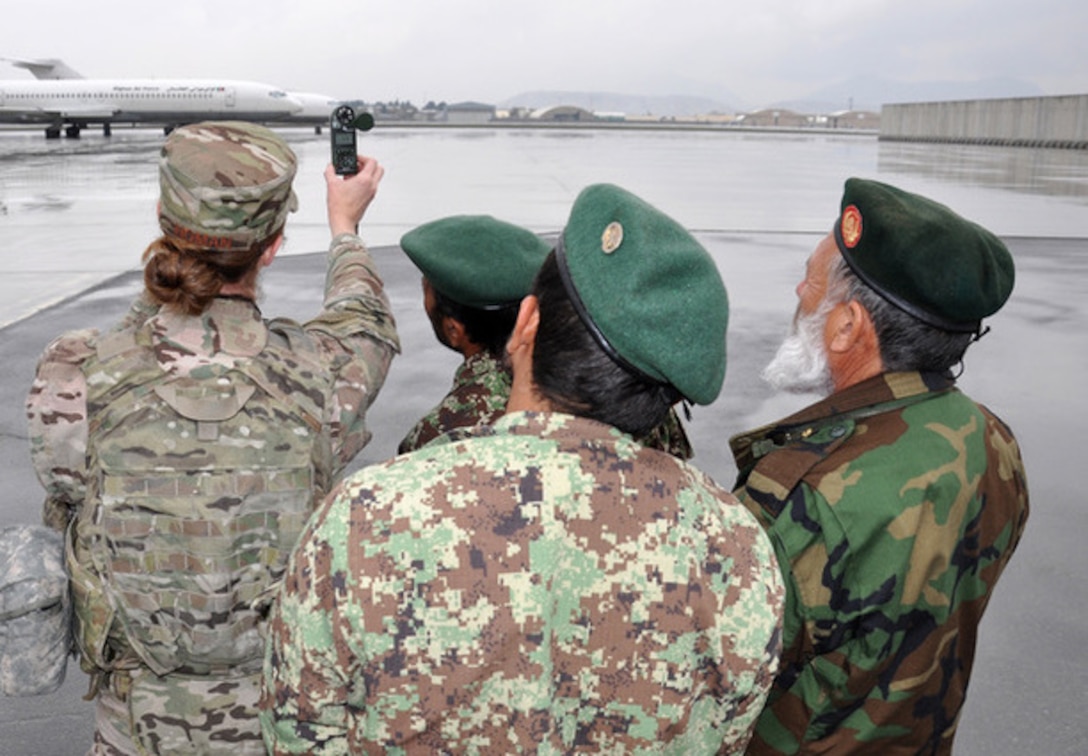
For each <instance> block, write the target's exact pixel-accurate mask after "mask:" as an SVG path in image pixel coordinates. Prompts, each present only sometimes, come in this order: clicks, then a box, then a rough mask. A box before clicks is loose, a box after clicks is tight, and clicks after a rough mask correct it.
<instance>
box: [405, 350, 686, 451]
mask: <svg viewBox="0 0 1088 756" xmlns="http://www.w3.org/2000/svg"><path fill="white" fill-rule="evenodd" d="M512 380H513V379H512V377H511V374H510V368H509V367H508V366H507V365H506V364H505V363H504V362H502V361H501V360H498V359H496V358H495V357H494V356H492V355H491V354H490V353H489V352H486V351H484V352H478V353H477V354H475V355H472V356H470V357H466V358H465V361H464V362H462V363H461V366H460V367H458V368H457V372H456V373H455V374H454V376H453V388H452V389H451V390H450V393H448V394H446V396H445V398H443V399H442V401H441V402H439V404H438V406H437V407H435V408H434V409H433V410H431V411H430V412H429V413H427V415H425V416H424V417H423V418H422V419H421V420H420V421H419V422H418V423H416V425H415V427H414V428H412V430H411V431H409V432H408V435H407V436H405V437H404V440H403V441H401V442H400V446H399V447H397V453H398V454H405V453H407V452H410V451H415V450H416V449H418V448H420V447H421V446H423V445H424V444H426V443H428V442H429V441H431V440H432V439H435V438H437V437H438V436H441V435H442V434H444V433H448V432H449V431H452V430H454V429H455V428H471V427H472V426H474V425H478V424H481V423H482V424H488V423H492V422H494V421H495V420H497V419H498V418H499V417H500V416H501V415H502V414H503V412H505V411H506V402H507V400H508V399H509V398H510V385H511V382H512ZM639 441H640V442H641V443H642V444H644V445H645V446H648V447H650V448H651V449H660V450H661V451H664V452H668V453H669V454H672V455H673V456H674V457H678V458H680V459H691V457H692V455H693V454H694V452H693V451H692V448H691V442H690V441H689V440H688V435H687V432H686V431H685V430H684V426H683V424H682V423H681V422H680V416H679V415H677V414H676V411H675V410H670V411H669V414H668V416H667V417H666V418H665V420H664V421H663V422H661V424H659V425H658V426H657V427H656V428H654V429H653V430H651V431H650V432H649V433H647V434H646V435H644V436H643V437H641V438H640V439H639Z"/></svg>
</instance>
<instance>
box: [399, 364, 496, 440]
mask: <svg viewBox="0 0 1088 756" xmlns="http://www.w3.org/2000/svg"><path fill="white" fill-rule="evenodd" d="M510 382H511V376H510V368H509V367H508V366H507V365H506V364H504V363H503V362H502V360H500V359H498V358H496V357H495V356H494V355H493V354H491V352H489V351H487V350H486V349H484V350H482V351H480V352H477V353H476V354H473V355H469V356H468V357H466V358H465V361H464V362H462V363H461V365H460V366H459V367H458V368H457V372H456V373H454V376H453V388H451V389H450V392H449V393H448V394H446V396H445V397H444V398H443V399H442V401H441V402H439V403H438V405H437V406H436V407H435V408H434V409H432V410H431V411H430V412H428V413H427V414H426V415H425V416H424V417H423V418H422V419H420V421H419V422H418V423H416V425H415V427H414V428H412V430H410V431H409V432H408V435H407V436H405V437H404V440H403V441H401V442H400V446H398V447H397V453H398V454H407V453H408V452H411V451H415V450H416V449H418V448H419V447H421V446H423V445H424V444H426V443H427V442H429V441H431V440H432V439H435V438H437V437H438V436H441V435H442V434H443V433H446V432H447V431H450V430H453V429H454V428H471V427H472V426H473V425H476V424H478V423H491V422H493V421H494V420H495V419H496V418H498V417H499V416H500V415H502V413H503V412H505V411H506V400H507V398H509V396H510Z"/></svg>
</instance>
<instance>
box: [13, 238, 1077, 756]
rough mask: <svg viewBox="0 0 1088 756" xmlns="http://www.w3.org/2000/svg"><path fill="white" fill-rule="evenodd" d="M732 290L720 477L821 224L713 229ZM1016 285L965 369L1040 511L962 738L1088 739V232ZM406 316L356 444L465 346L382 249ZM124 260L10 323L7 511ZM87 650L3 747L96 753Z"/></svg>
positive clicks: (306, 298) (1021, 267)
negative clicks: (27, 406) (42, 396)
mask: <svg viewBox="0 0 1088 756" xmlns="http://www.w3.org/2000/svg"><path fill="white" fill-rule="evenodd" d="M700 238H701V239H702V240H703V241H704V243H706V245H707V247H708V248H709V249H710V250H711V252H712V253H713V254H714V256H715V259H716V260H717V261H718V264H719V267H720V268H721V269H722V272H723V276H724V278H725V280H726V283H727V286H728V287H729V290H730V295H731V304H732V311H731V322H730V335H729V365H728V372H727V379H726V385H725V390H724V392H723V396H722V398H721V399H719V400H718V401H717V402H716V403H715V404H713V405H711V406H710V407H709V408H695V416H694V418H693V420H692V421H691V422H690V423H689V429H690V435H691V436H692V440H693V443H694V445H695V448H696V453H697V456H696V459H695V462H696V464H698V465H700V466H702V467H703V468H704V469H706V470H707V471H708V472H709V473H710V474H711V475H713V476H714V477H716V478H717V479H718V480H719V481H720V482H722V483H723V484H724V485H729V484H731V483H732V478H733V474H734V468H733V465H732V462H731V460H730V459H729V452H728V447H727V444H726V441H727V439H728V437H729V436H730V435H732V434H733V433H736V432H738V431H740V430H743V429H745V428H747V427H751V426H754V425H758V424H763V423H765V422H770V421H772V420H774V419H776V418H777V417H779V416H781V415H783V414H785V413H787V412H789V411H791V410H792V409H794V408H795V407H797V406H799V404H801V403H803V400H802V399H801V398H798V397H792V398H781V397H773V396H771V395H770V393H769V391H768V390H767V389H766V388H765V387H764V386H763V385H762V384H761V383H760V382H759V380H758V378H757V377H756V375H757V373H758V370H759V368H760V367H761V366H762V365H763V364H765V363H766V361H767V360H768V359H769V358H770V355H771V354H772V352H773V350H774V348H775V347H776V346H777V343H778V340H779V338H780V336H781V334H782V333H784V331H785V328H786V325H787V323H788V319H789V317H790V313H791V312H792V309H793V286H794V285H795V283H796V281H797V279H798V277H799V275H800V272H801V266H802V263H803V260H804V257H805V255H806V254H807V252H808V250H809V249H811V247H812V246H813V245H814V244H815V242H816V239H817V237H815V236H812V235H773V234H770V235H762V236H759V237H754V238H753V237H751V236H744V235H730V234H703V235H701V236H700ZM1007 241H1008V243H1009V245H1010V247H1011V248H1012V249H1013V252H1014V254H1015V257H1016V261H1017V285H1016V290H1015V292H1014V294H1013V297H1012V299H1011V300H1010V302H1009V304H1008V305H1007V306H1006V308H1005V309H1004V310H1003V311H1002V312H1001V313H999V314H998V315H997V316H996V317H994V318H993V319H992V320H991V321H990V325H991V326H992V328H993V330H992V332H991V333H990V334H989V335H987V336H986V337H985V338H983V339H982V341H981V342H980V343H978V344H976V345H974V346H973V347H972V348H971V349H970V351H969V352H968V356H967V360H966V371H965V374H964V376H963V379H962V381H961V386H962V387H963V388H964V389H965V390H966V391H967V393H968V394H970V395H971V396H973V397H974V398H975V399H976V400H978V401H981V402H983V403H985V404H987V405H988V406H990V407H991V409H993V410H994V411H995V412H997V413H998V414H999V415H1000V416H1002V417H1003V418H1004V419H1005V420H1006V421H1007V422H1008V423H1009V424H1010V425H1011V427H1012V428H1013V430H1014V432H1015V433H1016V434H1017V436H1018V438H1019V440H1020V443H1021V445H1022V448H1023V452H1024V457H1025V461H1026V464H1027V471H1028V479H1029V485H1030V490H1031V496H1032V513H1031V517H1030V519H1029V522H1028V527H1027V532H1026V534H1025V536H1024V539H1023V542H1022V544H1021V546H1020V549H1019V551H1018V552H1017V554H1016V555H1015V556H1014V558H1013V560H1012V563H1011V565H1010V567H1009V568H1008V570H1007V572H1006V574H1005V577H1004V578H1003V581H1002V583H1001V584H1000V585H999V586H998V589H997V591H996V594H995V596H994V598H993V601H992V603H991V605H990V609H989V612H988V614H987V616H986V619H985V621H984V623H983V628H982V633H981V643H980V648H979V651H978V656H977V660H976V671H975V674H974V677H973V679H972V683H971V690H970V691H969V695H968V700H967V705H966V710H965V712H964V715H963V718H962V724H961V726H960V735H959V737H958V738H957V743H958V746H957V749H956V753H957V754H958V755H960V756H964V755H966V756H1001V755H1004V754H1047V755H1048V756H1058V755H1061V754H1070V755H1072V754H1083V753H1085V752H1086V749H1088V724H1086V720H1085V717H1084V711H1085V709H1086V704H1088V684H1086V683H1088V674H1086V673H1088V662H1086V660H1085V653H1084V648H1085V646H1086V641H1088V622H1086V619H1088V616H1086V615H1088V601H1086V599H1088V589H1086V587H1085V583H1086V580H1085V578H1086V575H1088V570H1086V569H1085V562H1084V561H1082V560H1081V559H1080V556H1081V555H1082V553H1083V551H1084V549H1083V546H1082V543H1083V537H1084V536H1083V534H1084V533H1088V507H1086V506H1085V505H1084V503H1083V499H1082V494H1081V489H1082V486H1081V484H1080V481H1079V472H1080V468H1081V467H1082V466H1083V465H1084V459H1085V457H1084V452H1083V450H1082V448H1081V447H1080V445H1079V442H1080V432H1081V431H1082V429H1083V426H1084V424H1085V420H1086V419H1088V399H1086V394H1085V392H1084V389H1083V387H1082V384H1081V383H1080V381H1081V380H1083V376H1084V375H1086V374H1088V243H1086V242H1085V240H1083V239H1069V238H1066V239H1041V238H1010V239H1008V240H1007ZM376 257H377V259H378V262H379V266H380V268H381V270H382V272H383V275H384V276H385V277H386V280H387V286H388V290H389V294H390V298H391V300H392V301H393V304H394V310H395V313H396V316H397V320H398V326H399V328H400V331H401V334H402V338H403V342H404V354H403V355H402V356H400V357H398V358H397V360H395V362H394V366H393V369H392V371H391V372H390V375H389V378H388V380H387V382H386V386H385V388H384V389H383V391H382V393H381V395H380V396H379V397H378V399H377V402H376V404H375V406H374V408H373V410H372V412H371V414H370V416H369V425H370V427H371V429H372V431H373V433H374V438H373V441H372V442H371V444H370V446H368V447H367V449H365V450H364V451H363V453H362V455H361V457H360V459H359V460H358V462H357V466H358V465H365V464H368V463H372V462H374V461H377V460H380V459H384V458H386V457H388V456H390V455H391V454H392V453H393V450H394V448H395V446H396V444H397V442H398V441H399V440H400V438H401V436H402V435H403V434H404V432H405V431H406V430H407V429H408V428H409V427H410V426H411V425H412V424H413V423H414V421H415V420H416V419H417V418H418V417H419V416H420V415H422V414H423V413H424V412H425V411H426V410H428V409H429V408H430V407H431V406H432V405H433V403H434V402H435V401H437V400H438V399H439V398H440V397H441V396H442V394H443V393H444V392H445V391H446V389H447V387H448V385H449V380H450V376H451V375H452V372H453V370H454V367H455V366H456V364H457V358H456V356H455V355H454V354H452V353H451V352H448V351H447V350H445V349H443V348H442V347H441V346H440V345H438V344H437V342H436V341H435V340H434V338H433V335H432V334H431V331H430V326H429V323H428V322H427V321H426V319H425V318H424V317H423V315H422V312H421V310H420V306H419V298H420V294H419V277H418V274H417V273H416V271H415V269H414V268H412V266H411V265H410V263H409V262H408V261H407V260H406V258H405V257H404V256H403V255H402V254H401V253H400V252H399V250H396V249H390V248H384V249H380V250H377V251H376ZM323 266H324V256H323V254H320V253H314V254H302V255H295V256H291V257H285V258H282V259H280V260H277V261H276V263H275V264H274V265H273V266H272V268H270V269H269V272H268V273H267V275H266V276H265V279H264V281H263V289H264V291H265V300H264V304H263V305H262V309H263V310H264V312H265V313H266V314H267V315H269V316H274V315H289V316H292V317H296V318H299V319H305V318H306V317H307V316H308V315H310V314H313V313H314V312H316V310H317V307H318V305H319V302H320V296H321V286H322V283H323V275H324V272H323ZM140 286H141V280H140V277H139V274H138V273H135V272H130V273H124V274H122V275H119V276H117V277H114V278H111V279H109V280H107V281H105V282H104V283H99V284H97V285H94V286H92V287H91V288H89V289H87V290H85V291H82V292H81V293H79V294H77V295H76V296H74V297H72V298H70V299H67V300H65V301H63V302H60V303H59V304H56V305H54V306H51V307H49V308H48V309H45V310H43V311H40V312H37V313H36V314H34V315H32V316H30V317H28V318H25V319H23V320H20V321H18V322H15V323H14V324H12V325H8V326H7V327H4V328H2V329H0V344H2V345H3V359H2V360H0V470H2V471H3V473H2V475H3V478H2V483H0V484H2V486H3V490H4V491H6V492H7V493H6V497H7V501H6V506H5V507H3V508H2V509H0V525H9V524H13V523H17V522H36V521H37V520H38V517H39V508H40V502H41V499H42V493H41V489H40V487H39V486H38V483H37V481H36V480H35V478H34V475H33V472H32V471H31V469H30V463H29V456H28V452H27V439H26V427H25V417H24V411H23V401H24V398H25V394H26V391H27V389H28V388H29V385H30V381H31V378H32V376H33V371H34V365H35V361H36V358H37V355H38V354H39V353H40V351H41V350H42V348H43V347H44V346H45V345H46V344H47V343H48V341H49V340H50V339H51V338H52V337H53V336H55V335H57V334H59V333H60V332H62V331H64V330H68V329H72V328H82V327H91V326H98V327H102V326H106V325H108V324H109V323H111V322H112V321H114V320H115V319H116V318H118V317H120V315H121V314H122V313H123V312H124V311H125V309H126V308H127V306H128V303H129V301H130V300H131V299H132V297H133V296H135V294H136V293H137V292H138V290H139V288H140ZM85 686H86V678H85V677H84V675H83V674H82V673H81V672H80V671H79V668H78V665H77V664H76V663H74V662H73V663H71V664H70V665H69V671H68V680H67V681H66V682H65V684H64V686H63V687H62V688H61V690H59V691H58V692H56V693H53V694H49V695H46V696H40V697H35V698H25V699H14V698H7V699H0V753H3V754H13V755H16V756H24V755H26V756H29V755H31V754H42V755H44V756H67V755H68V754H82V753H85V752H86V750H87V747H88V745H89V742H90V737H91V732H92V726H93V708H94V707H93V704H91V703H88V702H85V701H83V700H81V695H82V694H83V692H84V690H85Z"/></svg>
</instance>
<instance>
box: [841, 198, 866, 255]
mask: <svg viewBox="0 0 1088 756" xmlns="http://www.w3.org/2000/svg"><path fill="white" fill-rule="evenodd" d="M839 230H840V231H841V232H842V243H843V244H845V245H846V247H847V249H853V248H854V247H856V246H857V245H858V242H859V241H861V211H860V210H858V208H857V206H856V205H850V206H849V207H848V208H846V209H845V210H843V211H842V226H841V228H840V229H839Z"/></svg>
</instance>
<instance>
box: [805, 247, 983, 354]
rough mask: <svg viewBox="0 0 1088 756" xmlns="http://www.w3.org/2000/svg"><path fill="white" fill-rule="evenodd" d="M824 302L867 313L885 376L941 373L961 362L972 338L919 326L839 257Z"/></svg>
mask: <svg viewBox="0 0 1088 756" xmlns="http://www.w3.org/2000/svg"><path fill="white" fill-rule="evenodd" d="M827 298H828V299H829V300H830V301H833V302H849V301H851V300H854V301H856V302H857V303H858V304H860V305H861V306H862V307H864V308H865V309H866V311H868V313H869V317H870V318H871V319H872V321H873V327H874V328H875V329H876V338H877V343H878V344H879V345H880V359H881V361H882V362H883V363H884V369H885V370H886V371H888V372H899V371H911V370H924V371H934V372H945V371H948V370H951V369H952V367H954V366H955V365H956V364H958V363H959V362H960V361H962V360H963V354H964V352H966V351H967V347H968V346H969V345H970V343H971V341H972V340H973V339H974V338H975V337H974V334H971V333H954V332H952V331H945V330H942V329H940V328H935V327H933V326H931V325H929V324H928V323H923V322H922V321H921V320H919V319H918V318H916V317H914V316H913V315H911V314H909V313H908V312H906V311H905V310H902V309H900V308H898V307H896V306H895V305H894V304H892V303H891V302H889V301H888V300H887V299H885V298H884V297H882V296H881V295H880V294H878V293H877V292H876V290H875V289H873V288H872V287H871V286H869V285H868V284H866V283H865V282H864V281H862V280H861V279H860V278H858V276H857V275H856V274H855V273H854V271H852V270H851V269H850V265H849V264H848V263H847V262H846V259H845V258H844V257H842V255H838V256H837V257H835V258H834V260H833V261H832V262H831V264H830V266H829V268H828V273H827Z"/></svg>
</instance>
